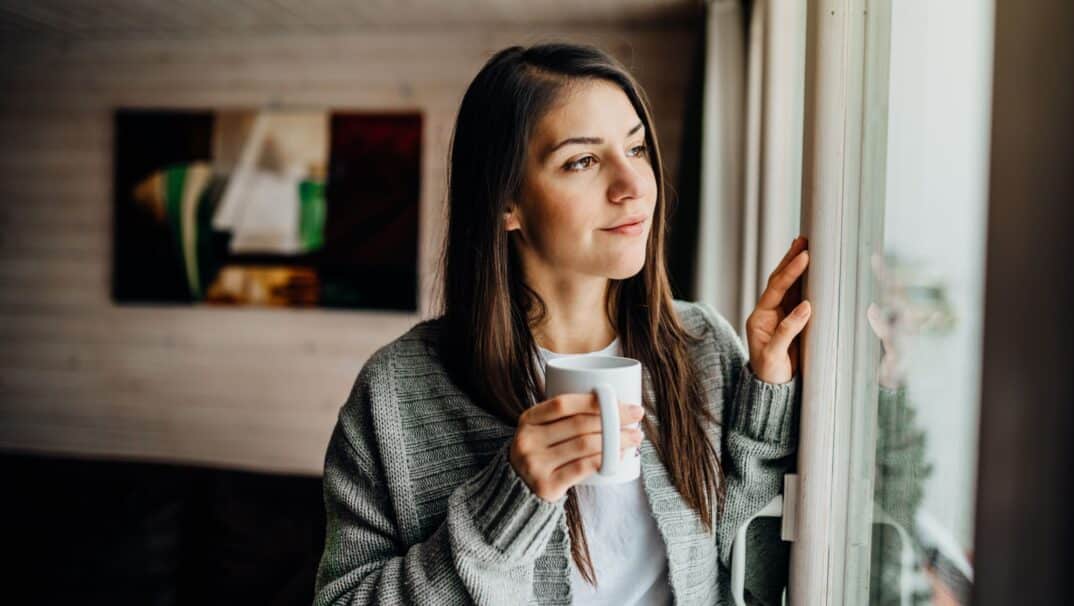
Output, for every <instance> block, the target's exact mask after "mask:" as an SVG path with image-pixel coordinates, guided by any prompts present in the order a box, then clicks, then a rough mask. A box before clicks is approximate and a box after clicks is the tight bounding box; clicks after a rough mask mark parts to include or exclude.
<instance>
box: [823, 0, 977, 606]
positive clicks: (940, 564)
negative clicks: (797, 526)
mask: <svg viewBox="0 0 1074 606" xmlns="http://www.w3.org/2000/svg"><path fill="white" fill-rule="evenodd" d="M870 12H871V13H872V14H870V16H869V26H868V28H867V36H866V49H867V56H868V59H867V60H866V68H865V69H866V73H865V91H866V92H865V102H864V116H863V118H864V122H863V128H864V131H863V132H864V136H865V145H864V146H863V152H862V163H863V164H862V175H863V177H862V179H863V180H862V190H861V191H862V198H861V200H862V214H861V217H860V218H859V220H860V227H861V234H860V240H859V254H860V257H859V260H858V261H859V270H858V271H859V274H858V275H859V277H860V278H861V279H860V280H859V281H858V283H859V288H860V289H861V292H859V293H858V295H859V297H858V309H859V310H867V311H865V313H864V315H865V317H864V318H860V319H859V321H858V322H857V324H856V326H857V327H858V329H857V330H858V331H859V334H858V336H859V337H863V338H859V339H857V342H858V343H859V346H858V350H857V353H856V354H855V355H856V357H860V359H858V360H857V363H858V364H857V365H858V366H859V367H860V368H864V369H868V370H869V372H863V373H859V374H860V376H861V379H860V380H859V382H858V384H856V385H855V390H856V391H855V394H854V410H853V416H854V420H853V421H852V423H851V427H852V430H851V431H852V432H853V433H854V435H853V436H852V437H851V444H852V453H851V456H852V458H853V459H854V460H856V461H859V462H860V463H855V462H852V464H851V468H850V469H851V478H852V480H851V495H850V503H849V507H848V516H849V519H848V520H847V521H846V522H847V529H848V530H847V541H848V545H847V554H848V555H847V558H846V567H847V568H846V570H845V576H844V577H843V578H844V582H845V587H844V589H845V592H844V596H845V601H844V603H846V604H864V603H869V604H884V605H888V604H891V605H905V604H967V603H968V601H969V595H970V592H969V589H970V585H971V583H972V579H973V565H972V562H973V555H972V554H973V542H972V540H973V519H974V515H973V514H974V510H973V505H974V496H975V484H974V482H975V476H976V462H977V460H976V453H977V425H978V424H977V417H978V408H979V400H980V397H979V396H980V394H979V383H980V343H981V327H982V311H983V309H982V303H983V277H984V238H985V219H986V202H987V196H986V186H987V174H988V172H987V168H988V166H987V159H988V154H987V150H988V132H989V98H990V90H991V60H992V9H991V3H990V2H983V1H981V0H948V1H945V2H932V1H929V0H894V1H893V0H888V1H887V2H881V3H871V4H870ZM873 369H875V373H874V372H872V370H873ZM870 382H871V384H870Z"/></svg>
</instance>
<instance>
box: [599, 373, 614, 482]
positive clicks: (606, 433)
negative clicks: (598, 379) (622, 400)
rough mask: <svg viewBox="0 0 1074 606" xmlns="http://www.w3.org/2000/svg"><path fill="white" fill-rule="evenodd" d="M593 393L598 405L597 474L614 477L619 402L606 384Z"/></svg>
mask: <svg viewBox="0 0 1074 606" xmlns="http://www.w3.org/2000/svg"><path fill="white" fill-rule="evenodd" d="M593 392H594V393H595V394H596V395H597V403H598V404H600V436H601V441H600V444H601V451H600V452H601V464H600V469H599V470H597V473H599V474H600V475H602V476H614V475H616V474H617V473H619V402H618V398H616V397H615V390H614V389H612V386H611V385H610V384H608V383H601V384H599V385H597V386H596V387H594V388H593Z"/></svg>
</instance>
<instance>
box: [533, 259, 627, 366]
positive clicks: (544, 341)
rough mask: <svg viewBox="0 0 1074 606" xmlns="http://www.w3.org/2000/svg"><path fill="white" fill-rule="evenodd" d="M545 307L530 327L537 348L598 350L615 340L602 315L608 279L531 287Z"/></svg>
mask: <svg viewBox="0 0 1074 606" xmlns="http://www.w3.org/2000/svg"><path fill="white" fill-rule="evenodd" d="M531 288H533V289H534V290H535V291H537V294H538V295H540V297H541V300H542V301H544V304H545V315H544V318H543V320H542V321H541V323H540V324H539V325H538V326H535V327H533V338H534V339H535V340H536V341H537V345H539V346H541V347H543V348H545V349H547V350H549V351H553V352H556V353H565V354H569V353H588V352H591V351H599V350H601V349H604V348H605V347H607V346H608V345H610V344H611V342H612V340H614V339H615V336H616V335H615V327H614V326H613V325H612V323H611V321H610V320H609V319H608V314H607V313H606V305H605V301H606V297H607V290H608V279H607V278H598V279H587V280H584V281H572V282H566V281H563V282H559V283H556V284H549V285H539V284H538V285H531Z"/></svg>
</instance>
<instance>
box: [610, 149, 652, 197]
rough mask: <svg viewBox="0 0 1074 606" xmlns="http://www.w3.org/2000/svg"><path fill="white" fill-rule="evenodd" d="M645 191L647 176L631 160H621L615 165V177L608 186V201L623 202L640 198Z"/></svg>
mask: <svg viewBox="0 0 1074 606" xmlns="http://www.w3.org/2000/svg"><path fill="white" fill-rule="evenodd" d="M644 191H645V174H644V173H643V172H642V171H641V170H640V169H639V168H638V167H636V166H632V165H631V164H630V162H629V160H627V159H621V160H619V161H618V162H617V163H616V165H615V177H614V178H613V179H612V182H611V184H610V185H609V186H608V199H609V200H611V201H612V202H623V201H626V200H631V199H633V198H638V197H640V196H641V195H642V193H643V192H644Z"/></svg>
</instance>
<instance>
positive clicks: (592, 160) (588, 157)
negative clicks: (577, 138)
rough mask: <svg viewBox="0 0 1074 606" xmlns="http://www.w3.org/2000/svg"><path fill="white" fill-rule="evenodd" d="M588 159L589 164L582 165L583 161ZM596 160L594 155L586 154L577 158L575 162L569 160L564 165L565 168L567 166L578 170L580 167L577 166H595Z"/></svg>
mask: <svg viewBox="0 0 1074 606" xmlns="http://www.w3.org/2000/svg"><path fill="white" fill-rule="evenodd" d="M587 160H588V161H589V163H588V164H586V165H585V166H580V165H581V163H582V162H585V161H587ZM594 161H596V158H594V157H593V156H584V157H582V158H578V159H577V160H575V161H573V162H568V163H567V164H566V165H565V166H564V168H566V169H567V170H578V168H576V167H580V168H589V167H590V166H593V162H594Z"/></svg>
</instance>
